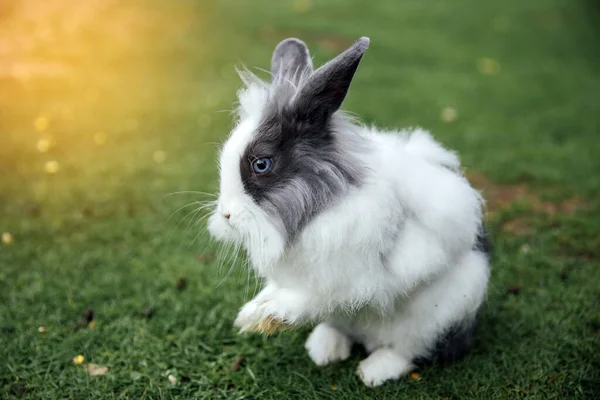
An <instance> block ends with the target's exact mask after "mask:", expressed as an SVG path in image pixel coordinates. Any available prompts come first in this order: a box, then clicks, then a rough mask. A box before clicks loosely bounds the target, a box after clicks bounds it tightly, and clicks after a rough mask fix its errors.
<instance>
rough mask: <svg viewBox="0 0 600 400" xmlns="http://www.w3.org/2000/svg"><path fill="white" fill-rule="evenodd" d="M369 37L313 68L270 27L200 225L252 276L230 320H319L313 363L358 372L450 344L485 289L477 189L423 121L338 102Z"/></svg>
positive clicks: (430, 357) (405, 364)
mask: <svg viewBox="0 0 600 400" xmlns="http://www.w3.org/2000/svg"><path fill="white" fill-rule="evenodd" d="M368 46H369V39H368V38H365V37H363V38H360V39H358V40H357V41H356V42H355V43H354V44H353V45H352V46H351V47H350V48H349V49H347V50H346V51H344V52H343V53H342V54H340V55H339V56H337V57H336V58H334V59H333V60H331V61H330V62H328V63H327V64H325V65H323V66H322V67H320V68H318V69H317V70H313V67H312V61H311V58H310V55H309V52H308V49H307V47H306V45H305V44H304V43H303V42H302V41H300V40H298V39H286V40H284V41H282V42H281V43H280V44H279V45H278V46H277V47H276V48H275V51H274V53H273V58H272V62H271V72H272V80H271V82H264V81H261V80H260V79H258V78H256V77H255V76H254V75H252V74H250V73H248V72H242V73H241V76H242V78H243V80H244V82H245V87H244V88H243V89H242V90H240V92H239V108H238V112H237V116H238V118H237V123H236V126H235V128H234V129H233V131H232V132H231V135H230V137H229V138H228V140H227V141H226V143H225V144H224V146H223V148H222V151H221V153H220V191H219V198H218V201H217V206H216V209H215V211H214V213H213V214H212V215H211V217H210V219H209V231H210V233H211V235H212V236H213V237H214V238H216V239H218V240H221V241H226V242H233V243H236V244H238V245H241V246H242V247H243V248H244V249H245V250H246V252H247V255H248V258H249V261H250V265H251V266H252V268H253V269H254V270H255V272H256V273H257V274H258V275H259V276H260V277H261V278H262V279H263V281H264V288H263V289H262V291H261V292H260V293H259V294H258V295H257V296H256V297H255V298H254V299H253V300H251V301H250V302H248V303H247V304H246V305H244V306H243V308H242V309H241V310H240V312H239V314H238V316H237V319H236V320H235V325H236V326H237V327H239V328H240V330H241V331H242V332H243V331H252V330H257V327H258V326H261V323H264V321H270V322H279V323H282V324H288V325H301V324H306V323H315V324H317V325H316V327H315V328H314V330H313V332H312V333H311V334H310V336H309V338H308V341H307V342H306V349H307V350H308V354H309V356H310V358H311V359H312V360H313V361H314V362H315V363H316V364H317V365H319V366H322V365H326V364H329V363H332V362H335V361H340V360H345V359H346V358H348V357H349V355H350V348H351V346H352V344H353V343H359V344H362V345H363V346H364V347H365V348H366V350H367V352H368V353H369V356H368V357H367V358H366V359H364V360H363V361H362V362H360V365H359V367H358V371H357V373H358V375H359V376H360V378H361V379H362V381H363V382H364V383H365V384H366V385H368V386H377V385H380V384H382V383H384V382H385V381H388V380H391V379H397V378H399V377H400V376H402V375H404V374H406V373H408V372H409V371H411V370H412V369H414V368H416V366H418V365H420V363H421V362H423V361H437V362H445V361H452V360H454V359H456V358H458V357H460V356H461V355H462V354H463V353H464V352H465V351H466V350H468V348H469V347H470V345H471V343H472V336H473V330H474V327H475V320H476V317H477V314H478V310H479V308H480V306H481V304H482V302H483V301H484V298H485V295H486V288H487V282H488V277H489V265H488V262H489V260H488V252H489V243H488V242H487V238H486V234H485V231H484V230H483V225H482V199H481V197H480V195H479V193H478V192H477V191H476V190H474V189H473V188H472V187H471V186H470V185H469V182H468V181H467V180H466V179H465V178H464V177H463V175H462V174H461V170H460V162H459V159H458V157H457V156H456V154H455V153H453V152H451V151H448V150H446V149H444V148H443V147H442V146H441V145H440V144H438V143H437V142H436V141H434V140H433V138H432V137H431V136H430V135H429V134H428V133H427V132H425V131H423V130H420V129H414V130H407V131H400V132H397V131H382V130H379V129H376V128H369V127H365V126H361V125H359V124H357V123H355V122H354V121H353V120H352V119H351V118H348V117H347V116H346V115H344V114H343V113H342V112H341V111H338V110H339V108H340V106H341V104H342V102H343V100H344V98H345V97H346V94H347V92H348V89H349V87H350V83H351V81H352V78H353V76H354V73H355V72H356V70H357V68H358V64H359V62H360V60H361V58H362V56H363V53H364V52H365V51H366V50H367V48H368Z"/></svg>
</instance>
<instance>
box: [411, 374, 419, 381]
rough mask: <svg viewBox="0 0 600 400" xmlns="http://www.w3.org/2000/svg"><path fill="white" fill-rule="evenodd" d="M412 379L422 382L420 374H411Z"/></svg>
mask: <svg viewBox="0 0 600 400" xmlns="http://www.w3.org/2000/svg"><path fill="white" fill-rule="evenodd" d="M410 377H411V378H412V379H414V380H415V381H420V380H421V376H420V375H419V373H418V372H411V374H410Z"/></svg>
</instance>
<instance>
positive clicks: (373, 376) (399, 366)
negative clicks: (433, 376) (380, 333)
mask: <svg viewBox="0 0 600 400" xmlns="http://www.w3.org/2000/svg"><path fill="white" fill-rule="evenodd" d="M413 368H414V365H412V364H411V363H410V362H409V361H408V360H406V359H405V358H404V357H402V356H401V355H399V354H397V353H395V352H394V350H392V349H389V348H380V349H377V350H375V351H374V352H373V353H371V355H370V356H369V357H367V358H366V359H364V360H362V361H361V362H360V364H358V370H357V371H356V373H357V374H358V376H359V377H360V379H361V380H362V381H363V383H364V384H365V385H367V386H369V387H375V386H379V385H381V384H383V383H384V382H386V381H389V380H392V379H398V378H399V377H401V376H402V375H404V374H406V373H408V372H410V371H411V370H412V369H413Z"/></svg>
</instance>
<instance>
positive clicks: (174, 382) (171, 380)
mask: <svg viewBox="0 0 600 400" xmlns="http://www.w3.org/2000/svg"><path fill="white" fill-rule="evenodd" d="M168 379H169V382H171V385H174V384H176V383H177V378H176V377H175V375H169V376H168Z"/></svg>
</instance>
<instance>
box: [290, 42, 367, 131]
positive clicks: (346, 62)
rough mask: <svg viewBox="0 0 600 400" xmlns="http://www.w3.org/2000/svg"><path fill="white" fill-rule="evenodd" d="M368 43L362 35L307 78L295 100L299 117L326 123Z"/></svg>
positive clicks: (341, 96)
mask: <svg viewBox="0 0 600 400" xmlns="http://www.w3.org/2000/svg"><path fill="white" fill-rule="evenodd" d="M369 42H370V41H369V38H367V37H361V38H360V39H358V40H357V41H356V42H354V44H353V45H352V46H350V48H349V49H347V50H346V51H344V52H343V53H342V54H340V55H339V56H337V57H336V58H334V59H333V60H331V61H329V62H328V63H327V64H325V65H323V66H322V67H321V68H319V69H317V70H316V71H315V72H314V73H313V74H312V75H311V76H310V77H309V78H308V79H307V80H306V82H305V83H304V84H303V85H302V87H301V88H300V91H299V92H298V93H297V94H296V97H295V99H294V106H295V111H296V112H297V113H299V116H300V117H301V118H306V119H308V120H310V121H312V122H316V123H325V122H326V121H327V120H328V118H329V117H330V116H331V115H332V114H333V113H334V112H336V111H337V110H338V109H339V108H340V106H341V105H342V102H343V101H344V98H345V97H346V94H347V93H348V89H349V88H350V83H351V82H352V78H353V77H354V73H355V72H356V69H357V68H358V64H359V63H360V60H361V58H362V56H363V54H364V52H365V51H366V50H367V48H368V47H369Z"/></svg>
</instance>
